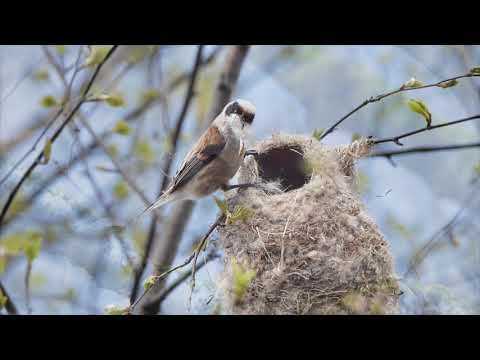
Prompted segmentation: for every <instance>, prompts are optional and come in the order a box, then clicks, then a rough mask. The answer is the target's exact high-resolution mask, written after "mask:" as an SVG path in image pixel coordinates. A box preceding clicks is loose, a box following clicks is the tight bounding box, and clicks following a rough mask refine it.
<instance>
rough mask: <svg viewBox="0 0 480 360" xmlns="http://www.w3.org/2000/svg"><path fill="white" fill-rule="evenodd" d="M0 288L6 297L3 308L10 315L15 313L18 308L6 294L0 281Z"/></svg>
mask: <svg viewBox="0 0 480 360" xmlns="http://www.w3.org/2000/svg"><path fill="white" fill-rule="evenodd" d="M0 290H1V291H2V294H3V296H6V297H7V303H6V304H5V309H6V310H7V313H9V314H10V315H17V314H18V310H17V307H16V306H15V303H14V302H13V301H12V298H11V297H10V295H9V294H8V292H7V290H6V289H5V287H4V286H3V284H2V283H1V282H0Z"/></svg>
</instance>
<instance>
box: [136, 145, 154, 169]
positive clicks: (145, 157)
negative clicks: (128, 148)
mask: <svg viewBox="0 0 480 360" xmlns="http://www.w3.org/2000/svg"><path fill="white" fill-rule="evenodd" d="M134 152H135V154H136V155H137V157H138V158H140V159H141V160H142V161H143V162H145V163H147V164H150V163H152V162H153V161H154V160H155V153H154V152H153V149H152V147H151V145H150V143H149V142H148V141H146V140H145V141H139V142H137V143H136V144H135V149H134Z"/></svg>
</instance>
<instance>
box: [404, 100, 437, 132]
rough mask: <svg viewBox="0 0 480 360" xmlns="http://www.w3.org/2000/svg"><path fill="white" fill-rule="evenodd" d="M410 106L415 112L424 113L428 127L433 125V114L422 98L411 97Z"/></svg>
mask: <svg viewBox="0 0 480 360" xmlns="http://www.w3.org/2000/svg"><path fill="white" fill-rule="evenodd" d="M407 104H408V107H409V108H410V110H412V111H413V112H416V113H417V114H420V115H422V116H423V117H424V118H425V121H426V122H427V127H430V126H431V125H432V114H430V111H428V108H427V105H425V103H424V102H423V101H422V100H419V99H410V100H408V103H407Z"/></svg>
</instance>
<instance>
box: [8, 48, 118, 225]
mask: <svg viewBox="0 0 480 360" xmlns="http://www.w3.org/2000/svg"><path fill="white" fill-rule="evenodd" d="M117 47H118V45H114V46H113V47H112V48H111V49H110V50H109V52H108V53H107V55H106V56H105V58H104V59H103V60H102V62H101V63H100V64H99V65H98V66H97V67H96V69H95V71H94V73H93V75H92V76H91V78H90V81H89V82H88V83H87V86H86V87H85V89H84V91H83V93H82V96H81V99H80V100H79V101H78V103H77V105H76V106H75V107H74V108H73V109H72V111H71V112H70V114H69V115H68V116H67V117H66V119H65V120H64V121H63V123H62V124H61V125H60V127H59V128H58V129H57V130H56V131H55V133H54V134H53V136H52V138H51V139H50V140H51V142H52V144H53V143H54V142H55V140H56V139H57V138H58V137H59V136H60V134H61V133H62V131H63V129H64V128H65V126H67V124H68V123H69V122H70V121H71V120H72V119H73V117H74V115H75V114H76V113H77V111H78V110H79V109H80V107H81V106H82V105H83V104H84V102H85V101H86V97H87V94H88V92H89V91H90V88H91V87H92V85H93V82H94V81H95V79H96V78H97V76H98V73H99V72H100V69H101V68H102V67H103V65H104V64H105V62H106V61H107V60H108V59H109V58H110V56H111V55H112V54H113V53H114V51H115V50H116V49H117ZM43 155H44V151H43V150H42V152H41V153H40V154H38V156H37V158H36V159H35V161H34V162H33V163H32V165H30V167H29V168H28V170H27V171H26V172H25V173H24V175H23V176H22V177H21V179H20V181H19V182H18V184H17V185H16V186H15V187H14V189H13V190H12V192H11V193H10V195H9V197H8V199H7V202H6V203H5V205H4V207H3V209H2V212H1V214H0V226H2V224H3V220H4V218H5V216H6V214H7V211H8V209H9V207H10V205H11V204H12V202H13V199H14V197H15V195H16V194H17V193H18V191H19V190H20V188H21V186H22V185H23V183H24V182H25V180H27V179H28V177H29V176H30V174H31V173H32V172H33V170H34V169H35V168H36V167H37V166H38V164H40V162H41V159H42V157H43ZM2 228H3V226H2V227H0V232H1V230H2Z"/></svg>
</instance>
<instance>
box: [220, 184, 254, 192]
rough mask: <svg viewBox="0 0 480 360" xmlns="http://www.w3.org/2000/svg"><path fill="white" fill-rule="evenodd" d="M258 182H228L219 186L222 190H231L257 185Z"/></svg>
mask: <svg viewBox="0 0 480 360" xmlns="http://www.w3.org/2000/svg"><path fill="white" fill-rule="evenodd" d="M259 185H260V184H259V183H257V184H255V183H245V184H235V185H228V184H223V185H222V186H221V189H222V190H223V191H229V190H233V189H246V188H249V187H257V186H259Z"/></svg>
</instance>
